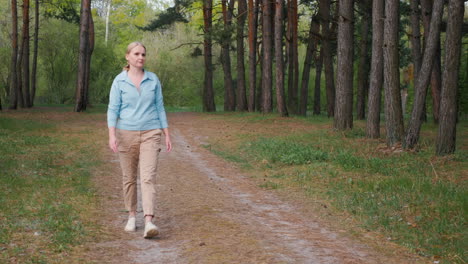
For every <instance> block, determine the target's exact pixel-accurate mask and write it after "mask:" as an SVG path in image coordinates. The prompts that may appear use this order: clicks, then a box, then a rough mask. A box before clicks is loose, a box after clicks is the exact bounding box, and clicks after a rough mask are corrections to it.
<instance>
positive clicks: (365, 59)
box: [356, 0, 371, 120]
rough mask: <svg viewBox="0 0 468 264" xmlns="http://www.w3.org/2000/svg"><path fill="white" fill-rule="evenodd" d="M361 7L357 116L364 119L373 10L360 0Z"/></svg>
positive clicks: (367, 2)
mask: <svg viewBox="0 0 468 264" xmlns="http://www.w3.org/2000/svg"><path fill="white" fill-rule="evenodd" d="M359 3H360V5H359V6H360V9H361V11H362V13H363V15H362V19H361V41H360V51H359V67H358V81H357V98H356V118H357V119H358V120H364V118H365V115H366V103H365V102H366V98H367V93H368V90H367V89H368V87H369V56H368V52H367V50H368V46H369V45H368V42H369V41H368V35H369V20H370V13H371V10H370V8H369V4H370V2H369V1H368V0H366V1H360V2H359Z"/></svg>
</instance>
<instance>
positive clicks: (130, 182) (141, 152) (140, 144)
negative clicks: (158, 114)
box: [117, 129, 162, 215]
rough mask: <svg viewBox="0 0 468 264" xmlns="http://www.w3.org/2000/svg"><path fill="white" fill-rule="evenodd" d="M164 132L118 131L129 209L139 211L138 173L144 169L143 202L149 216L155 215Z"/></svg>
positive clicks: (127, 206) (142, 174)
mask: <svg viewBox="0 0 468 264" xmlns="http://www.w3.org/2000/svg"><path fill="white" fill-rule="evenodd" d="M161 134H162V130H161V129H152V130H143V131H131V130H123V129H117V142H118V149H119V159H120V166H121V167H122V174H123V194H124V202H125V208H126V209H127V210H128V211H130V212H136V210H137V172H138V166H139V167H140V184H141V198H142V199H141V200H142V207H143V212H144V214H145V215H154V196H155V193H156V191H155V185H154V181H155V178H156V173H157V168H158V157H159V152H160V151H161V148H160V146H159V144H160V142H161Z"/></svg>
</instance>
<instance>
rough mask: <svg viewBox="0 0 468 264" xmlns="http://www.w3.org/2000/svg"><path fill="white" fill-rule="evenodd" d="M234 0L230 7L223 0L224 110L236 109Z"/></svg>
mask: <svg viewBox="0 0 468 264" xmlns="http://www.w3.org/2000/svg"><path fill="white" fill-rule="evenodd" d="M234 2H235V1H234V0H231V1H230V2H229V7H227V6H226V4H227V0H222V2H221V4H222V11H223V21H224V31H225V34H223V35H224V38H223V40H222V42H221V64H222V66H223V72H224V111H234V110H235V109H236V95H235V92H234V88H233V86H232V71H231V55H230V52H229V50H230V47H231V44H230V43H231V29H230V26H231V20H232V9H233V7H234Z"/></svg>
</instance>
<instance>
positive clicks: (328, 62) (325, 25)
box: [319, 0, 335, 117]
mask: <svg viewBox="0 0 468 264" xmlns="http://www.w3.org/2000/svg"><path fill="white" fill-rule="evenodd" d="M330 5H331V2H330V0H320V2H319V15H320V23H321V27H322V52H323V64H324V66H325V86H326V94H327V113H328V117H332V116H334V115H335V74H334V72H333V56H332V50H331V36H330Z"/></svg>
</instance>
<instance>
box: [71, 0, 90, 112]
mask: <svg viewBox="0 0 468 264" xmlns="http://www.w3.org/2000/svg"><path fill="white" fill-rule="evenodd" d="M90 13H91V0H81V11H80V48H79V56H78V74H77V81H76V93H75V112H82V111H84V110H85V109H86V101H85V100H84V98H85V93H86V68H87V65H88V64H87V63H88V62H87V59H88V46H89V22H90V18H89V16H90Z"/></svg>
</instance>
